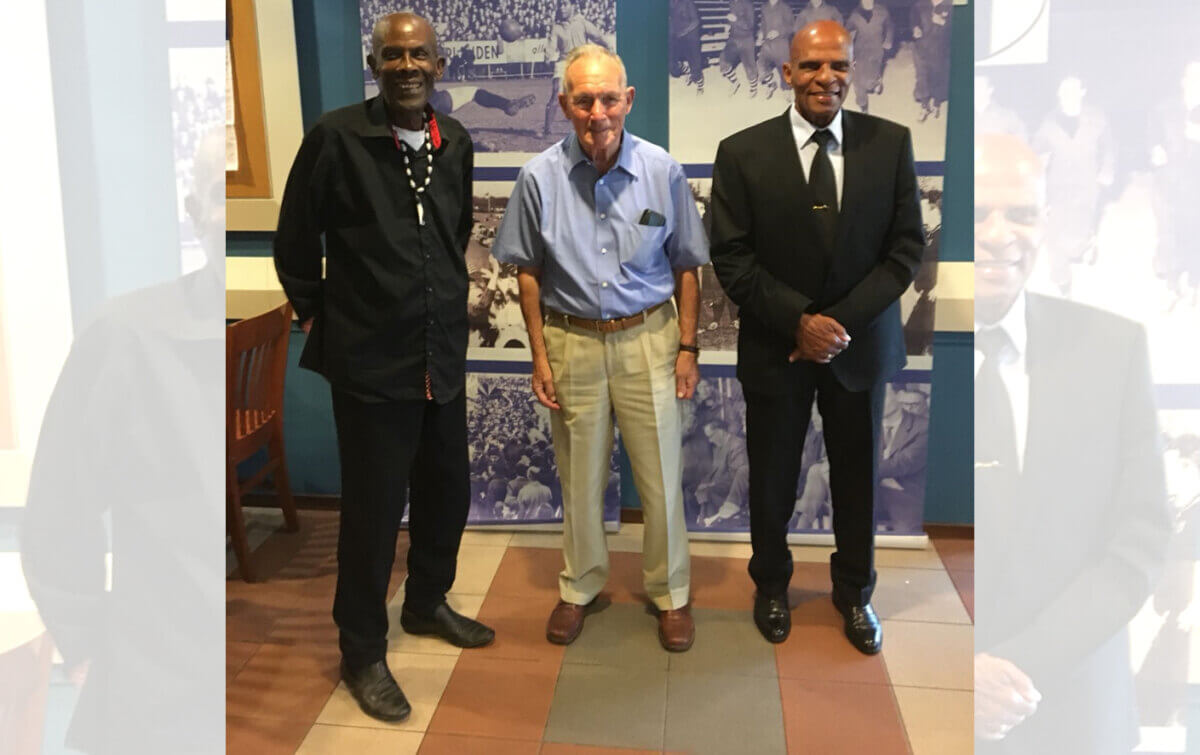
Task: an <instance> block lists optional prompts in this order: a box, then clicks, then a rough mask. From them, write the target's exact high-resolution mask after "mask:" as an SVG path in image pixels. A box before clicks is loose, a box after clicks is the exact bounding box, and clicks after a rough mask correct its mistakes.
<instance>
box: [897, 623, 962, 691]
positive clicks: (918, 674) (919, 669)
mask: <svg viewBox="0 0 1200 755" xmlns="http://www.w3.org/2000/svg"><path fill="white" fill-rule="evenodd" d="M974 653H975V627H973V626H971V625H969V624H931V623H926V622H919V621H884V622H883V660H884V663H885V664H886V665H887V670H888V676H889V677H890V679H891V682H892V684H893V685H895V686H897V687H937V688H939V689H952V690H970V689H972V688H973V687H974V674H975V672H974V661H973V658H974Z"/></svg>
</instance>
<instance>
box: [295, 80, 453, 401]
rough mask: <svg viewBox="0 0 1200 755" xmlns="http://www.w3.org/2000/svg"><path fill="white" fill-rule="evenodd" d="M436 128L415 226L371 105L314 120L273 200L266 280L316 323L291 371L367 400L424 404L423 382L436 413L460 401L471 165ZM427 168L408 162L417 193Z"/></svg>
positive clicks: (385, 131) (388, 139) (421, 158)
mask: <svg viewBox="0 0 1200 755" xmlns="http://www.w3.org/2000/svg"><path fill="white" fill-rule="evenodd" d="M436 118H437V124H438V127H439V129H440V132H441V138H442V143H441V146H440V147H438V148H436V149H435V150H434V153H433V175H432V178H431V180H430V183H429V186H428V187H427V188H426V190H425V194H424V199H423V200H422V201H423V203H424V207H425V225H419V224H418V222H417V207H416V199H415V196H414V192H413V189H412V187H410V186H409V182H408V177H407V176H406V175H405V172H404V168H405V161H404V155H403V154H402V153H401V152H400V150H399V149H397V146H396V140H395V137H394V135H393V133H392V130H391V126H390V125H389V121H388V117H387V109H386V107H385V106H384V103H383V101H382V100H381V99H379V98H378V97H375V98H373V99H370V100H367V101H366V102H364V103H360V104H357V105H352V106H350V107H345V108H341V109H339V110H334V111H331V112H329V113H326V114H325V115H323V116H321V119H320V120H319V121H318V122H317V124H316V125H315V126H314V127H313V128H312V130H311V131H310V132H309V133H308V134H307V135H306V136H305V137H304V142H303V143H302V144H301V145H300V151H299V153H298V154H297V155H296V161H295V163H294V164H293V165H292V171H291V174H290V175H289V176H288V181H287V187H286V188H285V190H284V193H283V204H282V207H281V208H280V212H279V228H278V230H277V232H276V234H275V269H276V271H277V272H278V273H279V280H280V282H281V283H282V284H283V289H284V291H285V292H286V293H287V297H288V299H289V300H290V301H291V303H292V306H293V307H294V308H295V310H296V315H297V317H299V319H300V321H301V322H303V321H305V320H307V319H308V318H310V317H311V318H315V319H314V321H313V327H312V332H311V333H310V334H309V337H308V341H307V343H306V344H305V347H304V352H303V354H302V355H301V357H300V366H302V367H306V368H308V369H311V370H315V371H316V372H319V373H321V374H322V375H324V376H325V377H326V378H327V379H328V380H329V382H330V383H331V384H332V385H333V386H334V387H335V388H338V389H340V390H345V391H348V392H350V393H353V394H355V395H356V396H358V397H360V398H363V399H366V400H383V401H395V400H409V399H422V398H425V375H426V371H428V374H429V377H430V387H431V389H432V393H433V397H434V399H435V400H436V401H438V402H439V403H445V402H447V401H449V400H450V399H452V398H454V397H455V396H457V395H458V393H459V391H461V390H462V389H463V382H464V377H465V373H466V358H467V268H466V262H465V260H464V257H463V254H464V251H465V250H466V247H467V241H468V239H469V238H470V233H471V223H472V214H471V198H472V197H471V195H472V188H471V172H472V170H473V167H474V153H473V151H472V147H471V139H470V136H469V135H468V134H467V132H466V130H465V129H463V127H462V125H461V124H460V123H459V122H458V121H456V120H454V119H453V118H450V117H449V116H447V115H443V114H442V113H437V114H436ZM427 160H428V155H426V154H425V150H424V148H422V150H421V151H420V152H419V153H418V154H417V156H416V157H415V159H414V160H413V165H412V167H413V175H414V176H415V177H416V179H417V180H416V184H417V186H420V185H421V183H422V182H423V180H424V176H425V171H426V166H427V162H426V161H427ZM322 235H324V242H325V243H324V252H325V258H326V260H325V272H324V275H323V276H322V271H321V256H322V243H321V241H322Z"/></svg>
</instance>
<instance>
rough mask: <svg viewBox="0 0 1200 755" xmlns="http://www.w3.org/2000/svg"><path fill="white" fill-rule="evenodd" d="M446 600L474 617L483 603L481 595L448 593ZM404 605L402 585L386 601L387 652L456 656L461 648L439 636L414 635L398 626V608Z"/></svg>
mask: <svg viewBox="0 0 1200 755" xmlns="http://www.w3.org/2000/svg"><path fill="white" fill-rule="evenodd" d="M446 602H447V603H449V604H450V607H451V608H453V609H454V610H455V611H456V612H458V613H461V614H462V615H463V616H466V617H468V618H471V619H474V618H477V617H478V616H479V608H480V607H481V606H482V605H483V596H482V595H459V594H457V593H448V594H447V595H446ZM403 606H404V585H401V586H400V589H398V590H396V594H395V595H394V596H393V597H392V599H391V601H390V602H389V603H388V652H389V653H433V654H434V655H452V656H458V655H459V654H460V653H462V648H459V647H455V646H454V645H451V644H450V643H448V642H446V641H445V640H443V639H442V638H441V637H436V636H432V635H423V636H416V635H411V634H406V633H405V632H404V629H402V628H401V627H400V610H401V608H402V607H403Z"/></svg>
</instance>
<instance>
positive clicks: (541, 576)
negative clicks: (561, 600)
mask: <svg viewBox="0 0 1200 755" xmlns="http://www.w3.org/2000/svg"><path fill="white" fill-rule="evenodd" d="M562 568H563V557H562V551H560V550H556V549H553V548H513V547H510V548H509V549H508V550H507V551H505V553H504V558H503V559H501V560H500V567H499V568H498V569H496V574H495V576H493V577H492V584H491V587H489V588H488V595H489V596H491V595H514V596H517V597H526V598H532V597H536V596H542V595H544V596H546V599H547V600H548V601H549V602H550V606H551V608H553V606H554V603H555V601H557V600H558V573H559V572H560V571H562Z"/></svg>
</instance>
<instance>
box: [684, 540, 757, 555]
mask: <svg viewBox="0 0 1200 755" xmlns="http://www.w3.org/2000/svg"><path fill="white" fill-rule="evenodd" d="M689 550H690V551H691V553H692V555H693V556H713V557H715V558H750V556H752V555H754V550H753V549H752V548H751V547H750V543H722V542H718V541H716V540H693V541H692V542H691V543H690V545H689Z"/></svg>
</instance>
